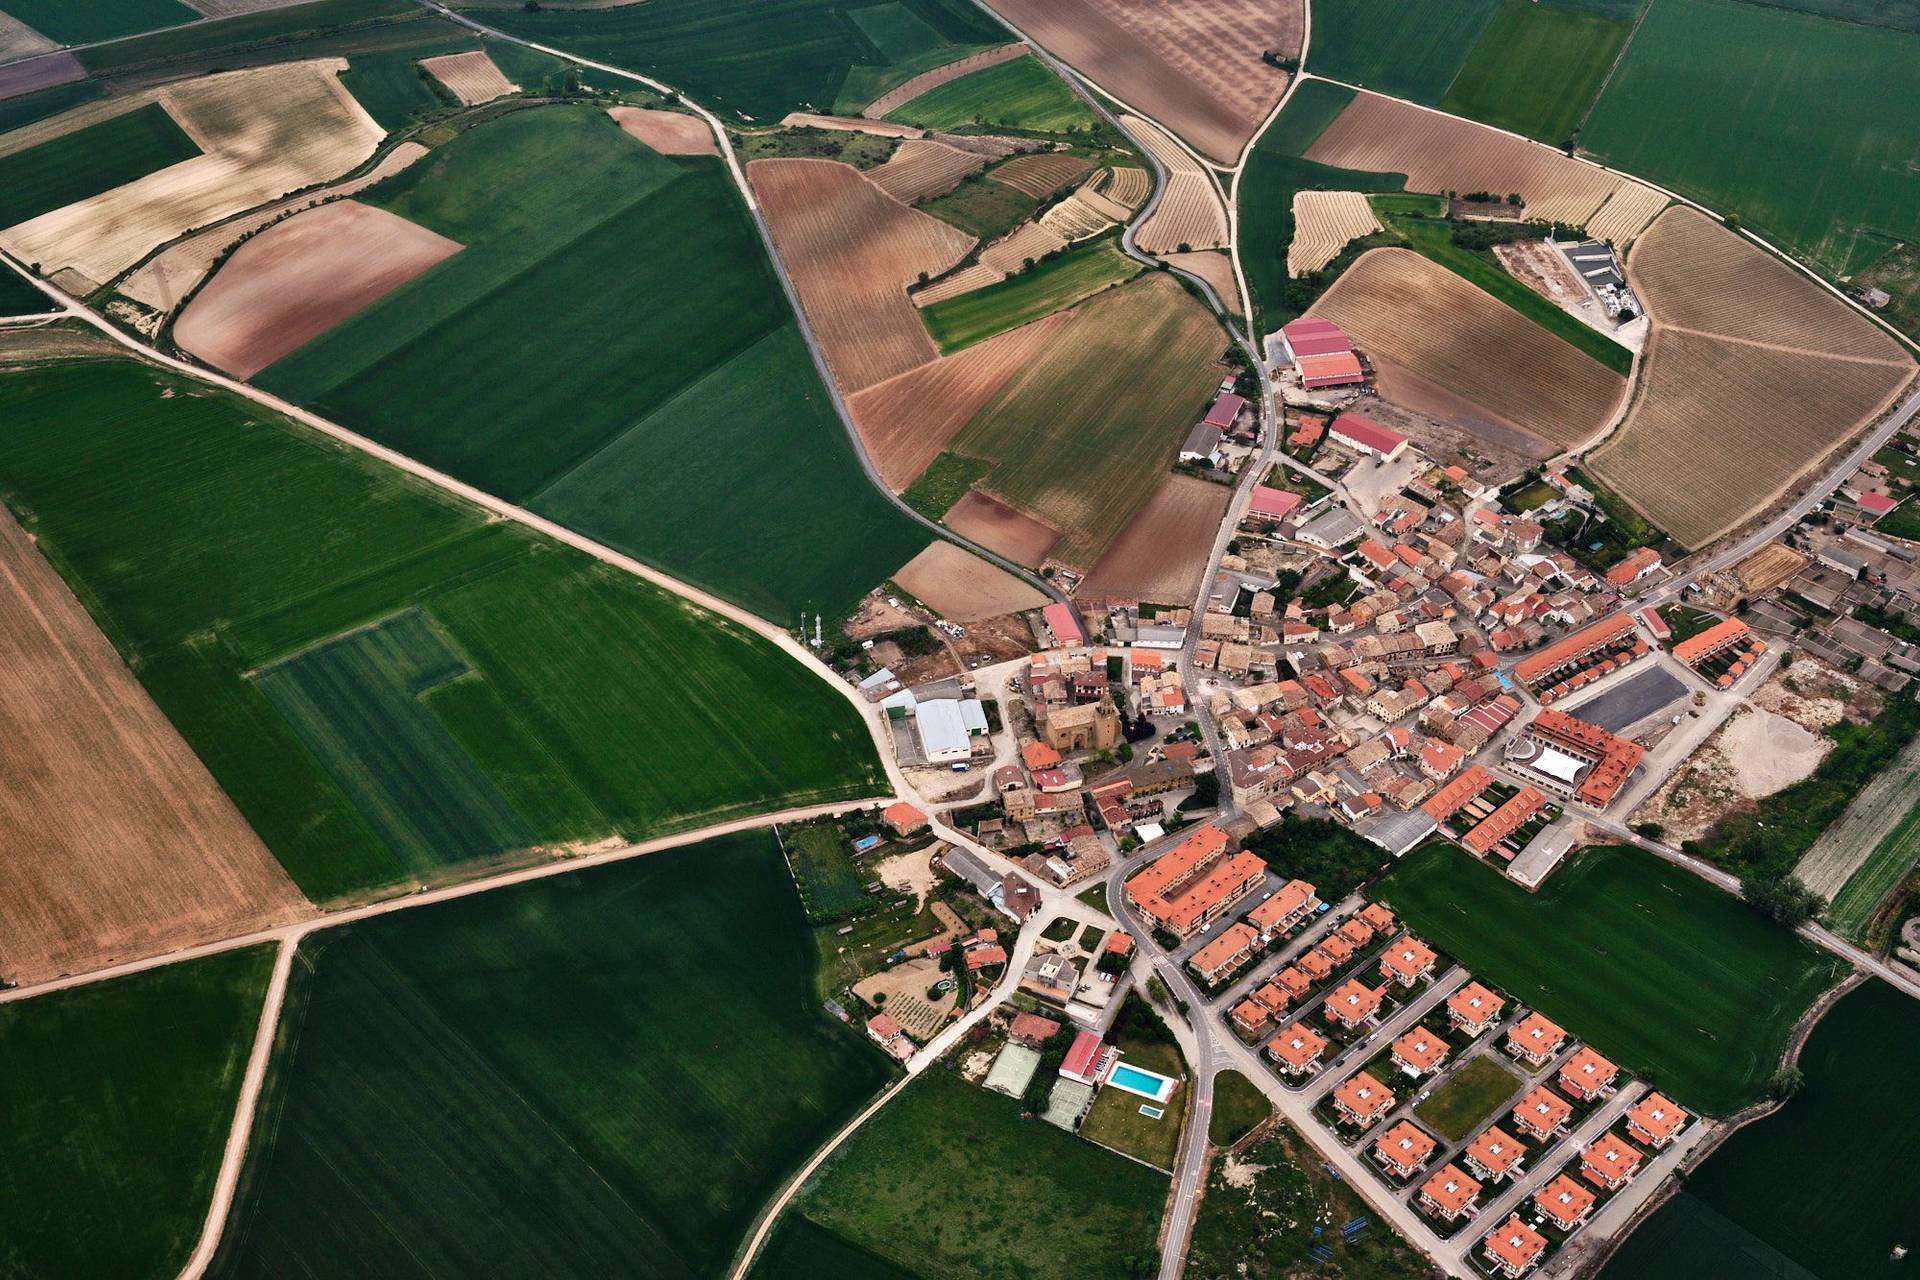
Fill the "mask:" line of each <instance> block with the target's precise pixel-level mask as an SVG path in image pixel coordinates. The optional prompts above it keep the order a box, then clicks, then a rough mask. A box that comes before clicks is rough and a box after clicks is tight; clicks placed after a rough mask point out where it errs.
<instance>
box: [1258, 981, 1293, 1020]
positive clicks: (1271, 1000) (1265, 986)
mask: <svg viewBox="0 0 1920 1280" xmlns="http://www.w3.org/2000/svg"><path fill="white" fill-rule="evenodd" d="M1253 1001H1254V1003H1255V1004H1258V1005H1259V1006H1260V1007H1261V1008H1263V1009H1265V1010H1266V1011H1267V1014H1268V1016H1270V1017H1274V1018H1277V1017H1279V1016H1280V1015H1281V1014H1283V1013H1285V1012H1286V1011H1287V1006H1288V1005H1290V1004H1292V1003H1293V1000H1292V998H1291V997H1290V996H1288V995H1287V991H1286V988H1284V987H1282V986H1281V985H1280V984H1279V983H1277V982H1266V983H1262V984H1261V986H1260V989H1259V990H1258V991H1256V992H1254V993H1253Z"/></svg>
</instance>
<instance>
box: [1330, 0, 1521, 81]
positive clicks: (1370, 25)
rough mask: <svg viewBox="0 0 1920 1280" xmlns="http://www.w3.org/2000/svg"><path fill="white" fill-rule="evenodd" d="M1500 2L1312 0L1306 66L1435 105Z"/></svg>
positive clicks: (1489, 0)
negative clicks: (1311, 30)
mask: <svg viewBox="0 0 1920 1280" xmlns="http://www.w3.org/2000/svg"><path fill="white" fill-rule="evenodd" d="M1500 5H1501V0H1313V43H1312V45H1311V47H1310V48H1309V49H1308V51H1307V67H1306V69H1307V70H1309V71H1311V72H1313V73H1314V74H1315V75H1322V76H1326V77H1328V78H1329V79H1333V80H1344V81H1346V82H1347V83H1349V84H1357V85H1360V86H1362V87H1363V88H1367V89H1375V90H1378V91H1379V92H1381V93H1388V94H1392V95H1393V96H1394V97H1396V98H1412V99H1413V100H1414V101H1416V102H1425V103H1428V104H1433V103H1437V102H1439V101H1440V99H1441V97H1442V96H1444V95H1445V94H1446V92H1447V86H1448V85H1450V84H1452V83H1453V78H1454V76H1455V75H1456V74H1458V72H1459V70H1460V67H1461V64H1463V63H1464V62H1466V60H1467V54H1468V51H1470V50H1471V49H1472V48H1473V45H1474V41H1476V40H1478V39H1479V38H1480V33H1481V31H1482V30H1484V29H1485V28H1486V26H1487V23H1488V21H1489V20H1490V19H1491V18H1492V17H1493V15H1494V12H1495V10H1497V9H1499V8H1500Z"/></svg>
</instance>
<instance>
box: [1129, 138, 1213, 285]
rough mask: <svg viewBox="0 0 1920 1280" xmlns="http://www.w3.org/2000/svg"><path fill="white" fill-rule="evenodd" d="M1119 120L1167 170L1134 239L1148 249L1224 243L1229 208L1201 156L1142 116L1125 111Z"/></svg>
mask: <svg viewBox="0 0 1920 1280" xmlns="http://www.w3.org/2000/svg"><path fill="white" fill-rule="evenodd" d="M1120 123H1121V124H1123V125H1125V126H1126V127H1127V129H1128V131H1129V132H1131V133H1132V134H1133V135H1134V136H1135V137H1137V138H1139V139H1140V143H1141V145H1142V146H1144V147H1146V149H1147V150H1148V151H1151V152H1152V153H1153V158H1154V159H1156V160H1158V161H1159V162H1160V164H1161V165H1162V166H1163V167H1164V168H1165V169H1166V171H1167V189H1166V190H1165V191H1164V192H1162V193H1161V196H1160V203H1159V204H1157V205H1155V206H1154V210H1153V212H1152V214H1150V215H1149V216H1148V217H1147V220H1146V221H1145V222H1142V223H1141V224H1140V226H1139V229H1138V230H1137V231H1136V232H1135V234H1134V239H1135V242H1136V243H1138V244H1139V246H1140V247H1141V248H1142V249H1143V250H1145V251H1146V252H1148V253H1176V252H1185V250H1182V249H1181V248H1180V246H1181V245H1185V246H1187V249H1218V248H1221V247H1222V246H1224V245H1225V244H1226V243H1227V211H1226V210H1225V209H1224V208H1223V207H1221V204H1220V197H1219V195H1218V194H1216V193H1215V191H1214V189H1213V183H1212V182H1211V181H1210V180H1209V179H1208V177H1207V171H1206V170H1205V169H1203V168H1201V167H1200V162H1199V161H1197V160H1195V159H1194V158H1193V157H1192V156H1190V155H1188V154H1187V153H1186V152H1184V151H1182V150H1181V149H1180V148H1179V146H1178V145H1176V144H1175V143H1174V141H1173V139H1171V138H1169V137H1167V135H1166V134H1165V133H1163V132H1161V131H1160V130H1159V129H1156V128H1154V127H1153V125H1151V124H1149V123H1147V122H1146V121H1145V120H1142V119H1141V118H1140V117H1138V116H1121V117H1120Z"/></svg>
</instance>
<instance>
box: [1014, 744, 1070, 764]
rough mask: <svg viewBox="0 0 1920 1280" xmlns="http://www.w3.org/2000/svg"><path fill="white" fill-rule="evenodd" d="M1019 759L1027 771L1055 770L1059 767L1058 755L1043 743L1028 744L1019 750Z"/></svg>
mask: <svg viewBox="0 0 1920 1280" xmlns="http://www.w3.org/2000/svg"><path fill="white" fill-rule="evenodd" d="M1020 758H1021V759H1022V760H1024V761H1026V763H1027V768H1029V769H1057V768H1059V766H1060V758H1061V757H1060V753H1059V752H1058V751H1055V750H1054V749H1053V748H1052V747H1050V746H1048V745H1047V744H1046V743H1044V742H1029V743H1028V744H1027V745H1026V746H1024V747H1021V748H1020Z"/></svg>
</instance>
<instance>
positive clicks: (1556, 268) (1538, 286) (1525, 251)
mask: <svg viewBox="0 0 1920 1280" xmlns="http://www.w3.org/2000/svg"><path fill="white" fill-rule="evenodd" d="M1493 256H1494V257H1496V258H1498V259H1500V265H1501V266H1503V267H1505V268H1506V269H1507V274H1508V275H1510V276H1512V277H1513V278H1514V279H1516V280H1518V281H1520V283H1522V284H1524V285H1526V286H1527V288H1529V289H1531V290H1533V291H1534V292H1535V293H1537V294H1539V295H1540V296H1541V297H1543V298H1545V299H1546V300H1547V301H1548V302H1551V303H1552V304H1553V305H1554V306H1556V307H1559V308H1561V309H1562V310H1570V309H1571V308H1573V307H1574V306H1577V305H1578V304H1579V303H1580V302H1582V301H1584V300H1585V299H1586V298H1587V297H1588V296H1589V295H1588V293H1587V286H1586V284H1585V282H1584V281H1582V280H1581V279H1580V276H1579V273H1578V272H1576V271H1574V269H1573V264H1572V263H1571V262H1568V261H1567V260H1566V257H1565V256H1564V255H1562V254H1561V253H1560V251H1559V250H1557V249H1555V248H1554V247H1553V246H1552V245H1550V244H1548V243H1547V242H1546V241H1545V240H1519V241H1515V242H1514V243H1513V244H1497V245H1495V246H1494V247H1493Z"/></svg>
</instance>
